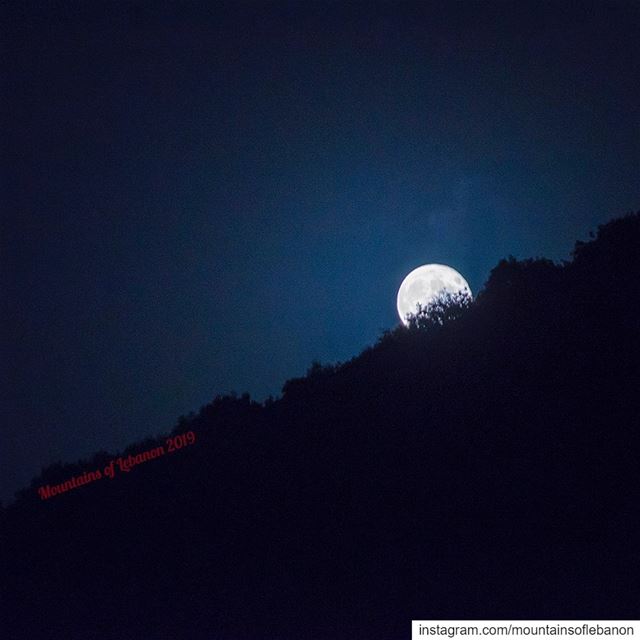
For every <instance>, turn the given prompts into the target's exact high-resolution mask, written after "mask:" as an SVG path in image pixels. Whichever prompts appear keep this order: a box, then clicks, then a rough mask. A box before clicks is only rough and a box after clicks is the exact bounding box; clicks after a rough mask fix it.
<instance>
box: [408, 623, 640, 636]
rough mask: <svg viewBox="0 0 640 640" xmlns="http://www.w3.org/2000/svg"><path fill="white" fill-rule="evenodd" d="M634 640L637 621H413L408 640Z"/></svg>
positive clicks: (637, 632) (638, 632) (638, 631)
mask: <svg viewBox="0 0 640 640" xmlns="http://www.w3.org/2000/svg"><path fill="white" fill-rule="evenodd" d="M533 637H535V638H555V639H556V640H561V638H572V639H573V640H576V638H591V639H593V640H596V639H597V638H607V639H609V640H611V639H612V638H636V640H640V621H639V620H412V621H411V640H425V638H432V639H438V640H444V639H445V638H449V639H451V640H462V639H464V640H469V638H478V639H484V640H487V639H493V640H496V639H498V638H533Z"/></svg>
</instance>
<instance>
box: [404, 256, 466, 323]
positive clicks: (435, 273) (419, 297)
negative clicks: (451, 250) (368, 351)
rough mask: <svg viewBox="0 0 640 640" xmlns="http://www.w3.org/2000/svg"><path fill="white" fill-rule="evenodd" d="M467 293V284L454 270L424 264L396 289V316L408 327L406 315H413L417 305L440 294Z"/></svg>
mask: <svg viewBox="0 0 640 640" xmlns="http://www.w3.org/2000/svg"><path fill="white" fill-rule="evenodd" d="M444 291H446V292H448V293H459V292H460V293H463V292H464V293H467V294H468V295H469V296H470V295H471V289H470V288H469V283H468V282H467V281H466V280H465V279H464V278H463V277H462V275H461V274H460V273H458V272H457V271H456V270H455V269H452V268H451V267H448V266H447V265H444V264H425V265H423V266H421V267H418V268H417V269H414V270H413V271H412V272H411V273H410V274H409V275H408V276H407V277H406V278H405V279H404V280H403V281H402V284H401V285H400V288H399V289H398V315H399V316H400V320H402V322H403V323H404V324H405V325H408V324H409V323H408V322H407V314H408V313H415V312H416V311H417V308H418V307H417V305H418V303H420V304H421V305H422V306H425V305H427V304H429V302H431V301H432V300H434V299H435V298H437V297H438V296H439V295H440V294H441V293H442V292H444Z"/></svg>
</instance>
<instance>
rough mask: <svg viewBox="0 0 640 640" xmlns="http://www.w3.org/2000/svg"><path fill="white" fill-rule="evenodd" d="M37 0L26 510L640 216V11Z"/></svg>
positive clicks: (8, 390) (23, 313) (27, 126)
mask: <svg viewBox="0 0 640 640" xmlns="http://www.w3.org/2000/svg"><path fill="white" fill-rule="evenodd" d="M15 4H16V6H15V7H13V8H7V7H6V6H5V8H4V10H3V11H4V16H3V20H2V23H3V25H4V26H3V31H4V33H3V41H4V42H5V44H4V45H3V60H4V61H3V63H2V69H3V74H2V75H3V95H4V96H5V97H4V98H3V114H4V115H3V122H4V125H5V126H4V128H3V129H4V134H3V139H4V141H3V147H4V150H5V153H4V154H3V170H2V173H3V182H2V210H3V214H2V236H1V243H2V246H1V251H2V253H1V258H0V259H1V261H2V267H1V278H2V303H3V310H2V322H3V329H2V344H3V358H2V361H3V367H2V387H3V401H2V402H3V407H2V409H3V411H2V416H3V418H2V427H1V429H2V430H1V432H0V453H1V462H2V464H1V466H0V487H1V488H2V490H1V491H0V496H1V497H2V498H4V499H5V500H6V499H7V498H8V497H9V496H10V494H11V493H12V491H13V490H15V489H17V488H19V487H20V486H21V485H24V484H26V483H27V482H28V481H29V479H30V478H31V477H32V476H33V475H34V474H35V473H37V472H38V470H39V468H40V467H41V466H42V465H46V464H49V463H51V462H53V461H55V460H58V459H61V460H74V459H77V458H78V457H80V456H83V455H87V454H90V453H91V452H93V451H95V450H98V449H114V448H118V447H122V446H124V445H126V444H129V443H131V442H133V441H135V440H136V439H140V438H141V437H143V436H145V435H148V434H154V433H159V432H162V431H165V430H167V429H168V428H170V427H172V426H173V424H174V422H175V419H176V418H177V417H178V416H179V415H180V414H183V413H187V412H189V411H190V410H197V409H198V408H199V407H200V406H201V405H202V404H204V403H206V402H208V401H209V400H211V399H212V398H213V397H214V396H215V395H216V394H218V393H223V392H228V391H230V390H236V391H238V392H239V393H241V392H243V391H249V392H250V393H251V394H252V395H253V396H256V397H257V398H258V399H263V398H264V397H265V396H266V395H268V394H270V393H272V394H277V393H278V392H279V390H280V388H281V386H282V383H283V382H284V381H285V380H286V379H287V378H291V377H294V376H297V375H301V374H303V373H304V372H305V370H306V369H307V367H308V366H309V365H310V363H311V361H312V360H313V359H319V360H321V361H323V362H326V361H336V360H346V359H348V358H350V357H351V356H353V355H355V354H357V353H358V352H359V351H360V350H361V349H362V348H363V347H364V346H366V345H368V344H371V343H372V342H374V341H375V340H376V338H377V336H378V335H379V334H380V330H381V329H382V328H388V327H391V326H393V325H395V324H396V323H397V321H398V320H397V316H396V310H395V295H396V291H397V288H398V286H399V284H400V282H401V280H402V278H403V277H404V275H406V273H408V272H409V271H410V270H411V269H413V268H414V267H416V266H418V265H420V264H423V263H426V262H442V263H446V264H450V265H452V266H453V267H455V268H456V269H458V270H459V271H460V272H461V273H463V274H464V276H465V277H466V278H467V279H468V281H469V283H470V285H471V287H472V289H473V291H474V292H477V291H478V289H480V288H481V287H482V285H483V283H484V282H485V281H486V278H487V276H488V273H489V270H490V269H491V268H492V267H493V266H494V265H495V263H496V262H497V261H498V260H499V259H500V258H502V257H505V256H507V255H509V254H513V255H515V256H516V257H529V256H546V257H550V258H553V259H563V258H568V256H569V252H570V250H571V248H572V246H573V242H574V241H575V240H576V239H578V238H585V237H586V235H587V233H588V231H589V230H590V229H593V228H595V226H596V225H597V224H598V223H601V222H604V221H606V220H607V219H608V218H610V217H613V216H615V215H620V214H623V213H626V212H628V211H630V210H635V209H637V208H638V207H639V206H640V126H639V122H640V109H639V105H640V91H639V88H638V87H639V86H640V55H639V50H638V41H637V34H638V33H639V32H640V17H639V16H640V14H639V10H638V4H637V3H627V4H624V3H611V2H607V3H605V2H602V3H596V4H589V3H578V4H577V5H572V3H568V2H562V3H559V4H554V3H532V4H529V3H524V2H514V3H499V4H494V5H491V4H489V3H484V2H483V3H477V4H475V3H474V4H472V3H454V2H445V3H426V2H425V3H420V4H418V5H412V4H406V3H389V4H374V3H364V4H355V5H353V4H352V5H347V4H345V3H314V4H312V5H308V6H305V5H306V3H295V4H285V3H278V4H264V3H261V4H240V3H232V4H228V5H227V4H216V3H207V5H208V6H207V8H205V6H206V5H203V6H199V5H194V4H185V3H179V4H178V3H165V2H163V3H160V2H158V3H149V4H145V3H135V4H131V3H127V4H118V3H114V2H109V3H104V4H102V3H70V2H56V3H42V4H45V5H46V8H43V7H42V6H40V4H41V3H37V4H34V3H28V2H23V3H15ZM88 5H90V7H89V6H88Z"/></svg>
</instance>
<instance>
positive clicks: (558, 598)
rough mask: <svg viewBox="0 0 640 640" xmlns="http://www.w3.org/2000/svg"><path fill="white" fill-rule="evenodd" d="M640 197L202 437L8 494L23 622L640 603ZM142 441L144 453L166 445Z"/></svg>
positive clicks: (228, 414)
mask: <svg viewBox="0 0 640 640" xmlns="http://www.w3.org/2000/svg"><path fill="white" fill-rule="evenodd" d="M639 300H640V213H636V214H630V215H628V216H626V217H623V218H619V219H615V220H613V221H611V222H609V223H607V224H605V225H602V226H601V227H599V229H598V231H597V234H596V235H595V236H594V237H592V239H591V240H590V241H589V242H586V243H577V244H576V246H575V249H574V251H573V255H572V260H571V261H570V262H566V263H563V264H555V263H553V262H551V261H549V260H545V259H531V260H523V261H521V260H516V259H514V258H509V259H506V260H502V261H501V262H500V263H499V264H498V265H497V266H496V267H495V268H494V269H493V270H492V271H491V274H490V276H489V279H488V281H487V283H486V285H485V288H484V289H483V291H481V292H480V294H479V295H478V296H477V299H476V300H475V301H474V302H473V303H471V304H469V303H468V301H460V300H458V301H455V300H454V301H449V302H448V303H447V304H444V305H443V306H442V307H441V309H440V312H439V315H430V314H426V315H425V314H423V315H419V316H418V317H416V318H414V319H413V321H412V323H411V325H410V327H408V328H405V327H402V326H398V327H397V328H395V329H393V330H390V331H387V332H385V333H384V334H383V335H382V336H381V337H380V339H379V340H378V341H377V343H376V344H375V345H373V346H371V347H370V348H367V349H365V350H364V351H363V352H362V353H361V354H359V355H358V356H356V357H354V358H353V359H352V360H350V361H348V362H345V363H342V364H337V365H323V364H321V363H314V364H313V365H312V366H311V368H310V369H309V371H308V373H307V375H306V376H304V377H302V378H294V379H291V380H288V381H287V382H286V383H285V384H284V386H283V389H282V394H281V396H280V397H278V398H277V399H269V400H268V401H267V402H265V403H263V404H260V403H257V402H255V401H253V400H251V399H250V397H249V396H248V395H246V394H245V395H242V396H239V397H238V396H235V395H227V396H219V397H217V398H215V400H213V402H211V404H208V405H206V406H204V407H202V408H201V409H200V411H199V412H198V413H197V414H192V415H190V416H185V417H182V418H181V419H180V420H179V421H178V424H177V425H176V427H175V429H174V432H173V433H174V434H180V433H185V432H187V431H190V430H191V431H193V432H194V433H195V435H196V438H197V439H196V442H195V443H194V444H193V445H190V446H187V447H184V448H183V449H182V450H180V451H177V452H175V453H172V454H171V455H165V456H162V457H159V458H157V459H154V460H150V461H147V462H145V463H144V464H140V465H138V466H136V467H135V468H133V469H132V470H131V471H130V472H128V473H120V474H119V475H117V476H116V477H115V478H114V479H113V480H111V479H107V478H103V479H101V480H99V481H96V482H92V483H90V484H87V485H85V486H81V487H79V488H75V489H73V490H70V491H67V492H65V493H64V494H62V495H57V496H55V497H52V498H49V499H47V500H42V499H41V498H40V496H39V495H38V491H37V489H38V488H39V487H41V486H43V485H55V484H57V483H61V482H63V481H64V480H66V479H68V478H70V477H72V476H77V475H80V474H82V473H83V472H84V471H85V470H87V469H96V468H100V469H101V468H103V467H104V465H105V464H107V463H108V461H109V460H111V459H112V458H114V457H115V456H114V455H112V454H110V453H106V452H101V453H97V454H96V455H95V456H94V457H93V458H92V459H91V460H86V461H80V462H78V463H77V464H57V465H53V466H50V467H49V468H47V469H45V470H43V472H42V473H41V474H40V475H39V476H38V477H36V478H34V480H33V481H32V483H31V486H30V487H28V488H26V489H24V490H23V491H21V492H19V494H18V495H17V499H16V501H15V502H14V503H13V504H11V505H9V506H8V507H6V508H5V509H4V510H2V515H1V518H2V545H1V549H0V557H1V563H2V565H1V570H2V576H3V584H2V590H3V592H4V593H3V601H4V605H3V610H4V612H3V613H2V615H0V620H2V624H3V625H4V626H5V629H4V630H3V631H2V637H3V638H10V637H19V638H65V639H73V638H114V639H115V638H118V639H123V638H132V639H133V638H135V639H138V638H139V639H156V638H213V639H216V640H237V639H244V638H247V639H248V638H256V639H259V640H262V639H264V640H288V639H294V638H296V639H299V638H305V639H314V640H315V639H318V640H325V639H339V640H341V639H347V638H348V639H359V638H363V639H364V638H368V639H369V638H380V639H385V640H395V639H400V638H407V637H409V635H410V632H409V626H410V621H411V619H412V618H413V619H464V618H468V619H473V618H476V619H477V618H487V619H499V618H506V619H516V618H528V619H532V618H538V619H558V618H564V619H615V618H617V619H625V618H637V617H638V616H639V614H640V604H639V603H640V422H639V418H638V417H639V416H640V393H639V391H640V375H639V365H640V357H639V356H640V331H639V328H640V321H639V313H638V312H639V310H640V309H639V307H640V305H639V302H638V301H639ZM164 443H165V438H164V437H161V438H158V439H149V440H146V441H144V442H138V443H135V444H134V445H132V446H131V447H129V448H128V449H127V450H126V451H124V452H122V453H121V454H118V455H120V456H124V457H126V456H128V455H135V454H136V453H139V452H141V451H145V450H149V449H152V448H153V447H157V446H161V445H163V444H164Z"/></svg>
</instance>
